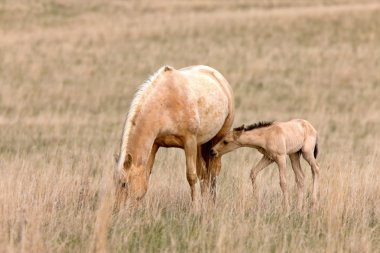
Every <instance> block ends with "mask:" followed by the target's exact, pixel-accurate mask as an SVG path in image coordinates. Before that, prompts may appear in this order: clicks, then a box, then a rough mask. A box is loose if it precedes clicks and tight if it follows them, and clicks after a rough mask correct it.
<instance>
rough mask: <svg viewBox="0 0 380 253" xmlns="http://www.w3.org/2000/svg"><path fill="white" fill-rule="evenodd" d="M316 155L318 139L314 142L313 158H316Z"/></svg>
mask: <svg viewBox="0 0 380 253" xmlns="http://www.w3.org/2000/svg"><path fill="white" fill-rule="evenodd" d="M317 155H318V139H317V140H316V141H315V147H314V158H317Z"/></svg>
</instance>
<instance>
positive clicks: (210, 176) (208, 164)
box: [197, 141, 222, 202]
mask: <svg viewBox="0 0 380 253" xmlns="http://www.w3.org/2000/svg"><path fill="white" fill-rule="evenodd" d="M211 147H212V141H209V142H207V143H205V144H203V145H202V146H201V147H200V148H198V152H199V150H200V151H201V153H198V158H197V162H198V163H197V173H198V177H199V176H200V175H201V178H202V179H201V193H202V196H205V195H208V194H210V196H211V198H212V199H213V201H214V202H215V200H216V177H217V176H218V175H219V173H220V169H221V167H222V158H221V157H212V156H211V155H210V150H211Z"/></svg>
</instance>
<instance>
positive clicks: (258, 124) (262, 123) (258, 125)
mask: <svg viewBox="0 0 380 253" xmlns="http://www.w3.org/2000/svg"><path fill="white" fill-rule="evenodd" d="M272 124H273V121H260V122H256V123H253V124H251V125H248V126H244V125H243V126H240V127H236V128H234V131H241V130H244V131H249V130H253V129H257V128H263V127H268V126H270V125H272Z"/></svg>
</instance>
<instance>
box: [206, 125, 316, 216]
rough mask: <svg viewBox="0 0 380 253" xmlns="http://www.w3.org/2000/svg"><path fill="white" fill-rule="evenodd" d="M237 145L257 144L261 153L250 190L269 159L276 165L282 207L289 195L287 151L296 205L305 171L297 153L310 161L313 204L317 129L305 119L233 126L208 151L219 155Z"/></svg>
mask: <svg viewBox="0 0 380 253" xmlns="http://www.w3.org/2000/svg"><path fill="white" fill-rule="evenodd" d="M240 147H251V148H256V149H257V150H258V151H259V152H260V153H262V154H263V157H262V158H261V160H260V161H259V162H258V163H257V164H256V166H254V167H253V168H252V170H251V176H250V177H251V180H252V186H253V192H254V194H255V190H256V185H255V179H256V176H257V174H258V173H259V172H260V171H261V170H262V169H264V168H265V167H267V166H268V165H269V164H271V163H272V162H276V163H277V165H278V168H279V175H280V186H281V190H282V192H283V195H284V202H283V204H284V207H285V209H286V211H288V210H289V196H288V188H287V184H286V176H285V175H286V171H285V169H286V155H289V157H290V161H291V164H292V167H293V171H294V174H295V179H296V184H297V188H298V198H297V202H298V208H302V199H303V188H304V177H305V175H304V173H303V170H302V168H301V164H300V155H301V154H302V156H303V157H304V158H305V160H306V161H307V162H308V163H309V164H310V166H311V171H312V175H313V190H312V205H313V206H315V204H316V201H317V191H318V176H319V166H318V164H317V162H316V160H315V159H316V158H317V154H318V146H317V131H316V130H315V128H314V127H313V126H312V125H311V124H310V123H309V122H308V121H306V120H303V119H293V120H291V121H288V122H259V123H256V124H252V125H249V126H247V127H245V126H244V125H242V126H241V127H238V128H234V129H233V131H230V132H229V133H228V134H227V135H226V136H225V137H224V138H223V139H222V140H221V141H219V142H218V143H217V144H216V145H215V146H214V147H213V148H212V150H211V155H213V156H221V155H223V154H225V153H228V152H230V151H232V150H235V149H237V148H240Z"/></svg>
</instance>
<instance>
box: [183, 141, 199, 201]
mask: <svg viewBox="0 0 380 253" xmlns="http://www.w3.org/2000/svg"><path fill="white" fill-rule="evenodd" d="M184 144H185V145H184V149H185V155H186V177H187V181H188V182H189V185H190V188H191V199H192V201H193V203H196V200H197V196H196V187H195V184H196V183H197V168H196V163H197V139H196V136H195V135H194V136H189V137H188V138H186V140H185V143H184Z"/></svg>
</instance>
